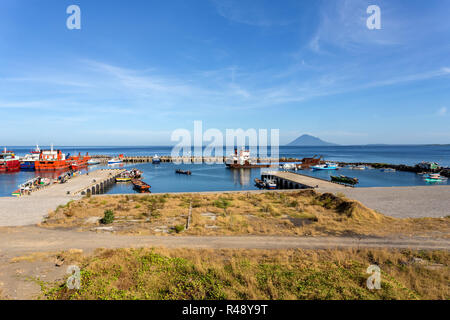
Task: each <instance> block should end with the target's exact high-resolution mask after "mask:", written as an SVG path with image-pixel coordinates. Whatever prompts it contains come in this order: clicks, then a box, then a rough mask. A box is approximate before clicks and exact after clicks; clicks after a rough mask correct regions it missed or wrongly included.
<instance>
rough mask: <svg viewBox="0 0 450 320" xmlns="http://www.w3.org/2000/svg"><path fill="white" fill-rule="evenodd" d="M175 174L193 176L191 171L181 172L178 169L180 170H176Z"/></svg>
mask: <svg viewBox="0 0 450 320" xmlns="http://www.w3.org/2000/svg"><path fill="white" fill-rule="evenodd" d="M175 173H178V174H186V175H188V176H190V175H191V174H192V172H191V171H189V170H186V171H185V170H181V169H178V170H175Z"/></svg>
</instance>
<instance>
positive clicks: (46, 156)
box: [34, 146, 70, 171]
mask: <svg viewBox="0 0 450 320" xmlns="http://www.w3.org/2000/svg"><path fill="white" fill-rule="evenodd" d="M34 166H35V170H36V171H54V170H67V169H70V162H68V161H67V160H66V155H65V154H64V153H62V152H61V150H53V146H52V148H51V149H50V150H41V153H40V155H39V161H36V162H35V165H34Z"/></svg>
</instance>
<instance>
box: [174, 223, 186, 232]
mask: <svg viewBox="0 0 450 320" xmlns="http://www.w3.org/2000/svg"><path fill="white" fill-rule="evenodd" d="M174 228H175V232H176V233H180V232H182V231H184V228H185V227H184V224H179V225H176V226H175V227H174Z"/></svg>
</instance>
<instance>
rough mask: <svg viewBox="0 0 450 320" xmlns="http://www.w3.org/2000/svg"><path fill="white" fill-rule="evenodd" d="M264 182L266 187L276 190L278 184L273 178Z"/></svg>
mask: <svg viewBox="0 0 450 320" xmlns="http://www.w3.org/2000/svg"><path fill="white" fill-rule="evenodd" d="M264 184H265V187H266V188H267V189H269V190H274V189H276V188H277V184H276V183H275V182H274V181H273V180H270V179H264Z"/></svg>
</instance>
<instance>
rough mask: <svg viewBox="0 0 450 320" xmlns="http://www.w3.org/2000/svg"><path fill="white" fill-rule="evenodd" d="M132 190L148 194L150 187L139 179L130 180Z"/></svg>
mask: <svg viewBox="0 0 450 320" xmlns="http://www.w3.org/2000/svg"><path fill="white" fill-rule="evenodd" d="M131 182H132V183H133V186H134V188H135V189H136V190H137V191H139V192H150V188H151V187H150V185H148V184H147V183H145V182H144V181H142V180H139V179H131Z"/></svg>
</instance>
